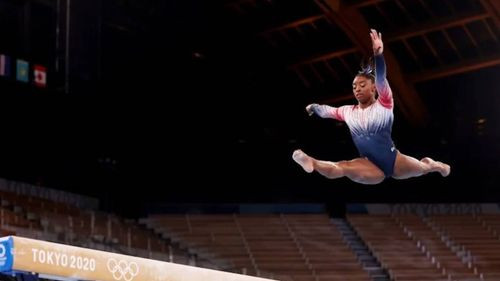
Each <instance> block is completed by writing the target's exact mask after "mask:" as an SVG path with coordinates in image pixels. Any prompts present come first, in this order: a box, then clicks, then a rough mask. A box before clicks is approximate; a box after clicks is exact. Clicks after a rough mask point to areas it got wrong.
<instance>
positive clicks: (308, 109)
mask: <svg viewBox="0 0 500 281" xmlns="http://www.w3.org/2000/svg"><path fill="white" fill-rule="evenodd" d="M317 105H318V104H316V103H311V104H310V105H308V106H306V111H307V114H309V116H311V115H313V114H314V110H313V107H315V106H317Z"/></svg>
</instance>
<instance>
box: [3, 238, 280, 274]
mask: <svg viewBox="0 0 500 281" xmlns="http://www.w3.org/2000/svg"><path fill="white" fill-rule="evenodd" d="M0 272H2V273H6V274H16V273H22V274H25V273H32V274H37V275H38V276H39V277H43V278H52V279H58V280H99V281H196V280H200V281H202V280H203V281H271V279H264V278H258V277H251V276H247V275H241V274H235V273H229V272H223V271H217V270H211V269H205V268H199V267H194V266H187V265H180V264H174V263H170V262H163V261H157V260H151V259H144V258H138V257H133V256H127V255H121V254H115V253H109V252H104V251H98V250H91V249H86V248H80V247H74V246H68V245H63V244H57V243H51V242H46V241H41V240H34V239H28V238H22V237H17V236H7V237H2V238H0Z"/></svg>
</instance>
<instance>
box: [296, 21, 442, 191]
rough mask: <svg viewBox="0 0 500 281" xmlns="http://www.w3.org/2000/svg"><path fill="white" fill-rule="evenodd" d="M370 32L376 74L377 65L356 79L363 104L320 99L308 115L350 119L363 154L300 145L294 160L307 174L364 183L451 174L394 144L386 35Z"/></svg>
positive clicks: (355, 89) (354, 87)
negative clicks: (319, 153) (345, 157)
mask: <svg viewBox="0 0 500 281" xmlns="http://www.w3.org/2000/svg"><path fill="white" fill-rule="evenodd" d="M370 37H371V41H372V47H373V53H374V60H375V75H374V74H373V68H372V67H371V66H367V67H363V69H362V70H361V71H360V72H359V73H358V74H357V75H356V77H355V78H354V81H353V83H352V90H353V94H354V97H355V98H356V100H357V101H358V104H357V105H347V106H341V107H338V108H337V107H331V106H328V105H319V104H310V105H308V106H307V107H306V111H307V112H308V113H309V115H312V114H316V115H318V116H320V117H321V118H333V119H336V120H339V121H344V122H346V123H347V126H348V127H349V130H350V131H351V136H352V140H353V141H354V144H355V145H356V147H357V149H358V151H359V153H360V156H361V157H359V158H355V159H353V160H350V161H339V162H329V161H322V160H317V159H314V158H312V157H310V156H309V155H307V154H305V153H304V152H303V151H302V150H300V149H299V150H295V151H294V152H293V156H292V158H293V160H295V162H297V163H298V164H299V165H300V166H302V168H303V169H304V170H305V171H306V172H308V173H312V172H313V171H317V172H318V173H320V174H321V175H323V176H325V177H327V178H330V179H336V178H341V177H348V178H349V179H351V180H352V181H354V182H357V183H361V184H378V183H380V182H382V181H383V180H384V179H385V178H387V177H393V178H395V179H407V178H411V177H418V176H421V175H425V174H427V173H430V172H439V173H440V174H441V175H442V176H443V177H446V176H448V175H449V174H450V166H449V165H447V164H444V163H442V162H439V161H434V160H432V159H431V158H429V157H425V158H423V159H422V160H420V161H418V160H417V159H415V158H413V157H410V156H408V155H404V154H403V153H401V152H399V151H398V150H397V149H396V148H395V146H394V143H393V141H392V138H391V131H392V123H393V120H394V114H393V108H394V101H393V98H392V91H391V88H390V87H389V83H388V81H387V79H386V67H385V61H384V56H383V54H382V53H383V51H384V44H383V42H382V34H381V33H377V31H376V30H374V29H372V30H371V31H370ZM376 93H378V98H377V97H376Z"/></svg>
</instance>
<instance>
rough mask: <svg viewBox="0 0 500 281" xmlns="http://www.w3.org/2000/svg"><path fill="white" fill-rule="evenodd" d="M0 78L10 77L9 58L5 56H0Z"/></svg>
mask: <svg viewBox="0 0 500 281" xmlns="http://www.w3.org/2000/svg"><path fill="white" fill-rule="evenodd" d="M0 76H4V77H9V76H10V57H9V56H6V55H0Z"/></svg>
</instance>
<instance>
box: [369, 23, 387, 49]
mask: <svg viewBox="0 0 500 281" xmlns="http://www.w3.org/2000/svg"><path fill="white" fill-rule="evenodd" d="M370 37H371V38H372V47H373V54H374V55H380V54H382V52H384V42H382V33H380V32H377V31H376V30H375V29H371V30H370Z"/></svg>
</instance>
